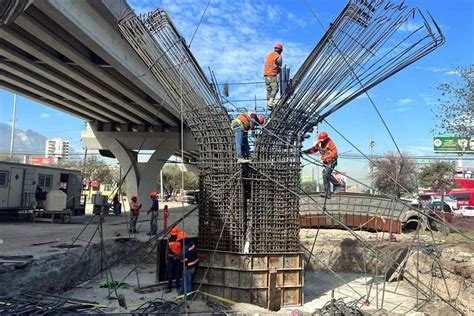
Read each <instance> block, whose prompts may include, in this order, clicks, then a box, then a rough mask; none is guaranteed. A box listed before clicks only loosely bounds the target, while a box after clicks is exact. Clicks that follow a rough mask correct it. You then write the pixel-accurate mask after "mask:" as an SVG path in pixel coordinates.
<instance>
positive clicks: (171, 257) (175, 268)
mask: <svg viewBox="0 0 474 316" xmlns="http://www.w3.org/2000/svg"><path fill="white" fill-rule="evenodd" d="M178 234H179V228H178V226H175V227H173V229H172V230H171V232H170V237H169V238H168V269H167V272H168V273H167V278H168V290H167V291H166V293H171V291H172V290H173V280H176V289H177V290H178V291H179V288H180V286H181V274H182V264H181V261H180V259H179V258H180V255H181V243H180V242H179V241H178V240H177V239H178Z"/></svg>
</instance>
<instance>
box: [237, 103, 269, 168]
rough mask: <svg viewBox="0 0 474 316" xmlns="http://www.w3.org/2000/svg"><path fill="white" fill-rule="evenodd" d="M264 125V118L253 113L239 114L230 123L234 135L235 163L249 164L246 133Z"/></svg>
mask: <svg viewBox="0 0 474 316" xmlns="http://www.w3.org/2000/svg"><path fill="white" fill-rule="evenodd" d="M264 123H265V116H263V115H261V114H260V115H257V114H255V113H253V112H246V113H242V114H239V115H237V117H236V118H235V119H234V120H233V121H232V124H231V127H232V129H233V130H234V135H235V154H236V156H237V162H239V163H248V162H250V160H249V156H250V147H249V139H248V131H249V130H251V129H255V127H256V126H257V125H263V124H264Z"/></svg>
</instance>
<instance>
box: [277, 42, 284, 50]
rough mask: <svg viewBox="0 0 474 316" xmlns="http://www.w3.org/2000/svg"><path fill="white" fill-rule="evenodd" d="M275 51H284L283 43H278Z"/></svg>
mask: <svg viewBox="0 0 474 316" xmlns="http://www.w3.org/2000/svg"><path fill="white" fill-rule="evenodd" d="M275 49H279V50H283V44H282V43H276V44H275Z"/></svg>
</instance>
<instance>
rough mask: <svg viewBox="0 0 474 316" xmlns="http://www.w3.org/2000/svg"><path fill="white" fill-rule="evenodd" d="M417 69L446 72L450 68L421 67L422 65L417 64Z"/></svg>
mask: <svg viewBox="0 0 474 316" xmlns="http://www.w3.org/2000/svg"><path fill="white" fill-rule="evenodd" d="M415 69H419V70H424V71H430V72H445V71H447V70H448V68H442V67H421V66H416V67H415Z"/></svg>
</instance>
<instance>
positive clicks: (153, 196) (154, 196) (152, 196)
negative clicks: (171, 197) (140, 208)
mask: <svg viewBox="0 0 474 316" xmlns="http://www.w3.org/2000/svg"><path fill="white" fill-rule="evenodd" d="M157 196H158V194H156V192H155V191H153V192H151V193H150V197H151V198H156V197H157Z"/></svg>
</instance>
